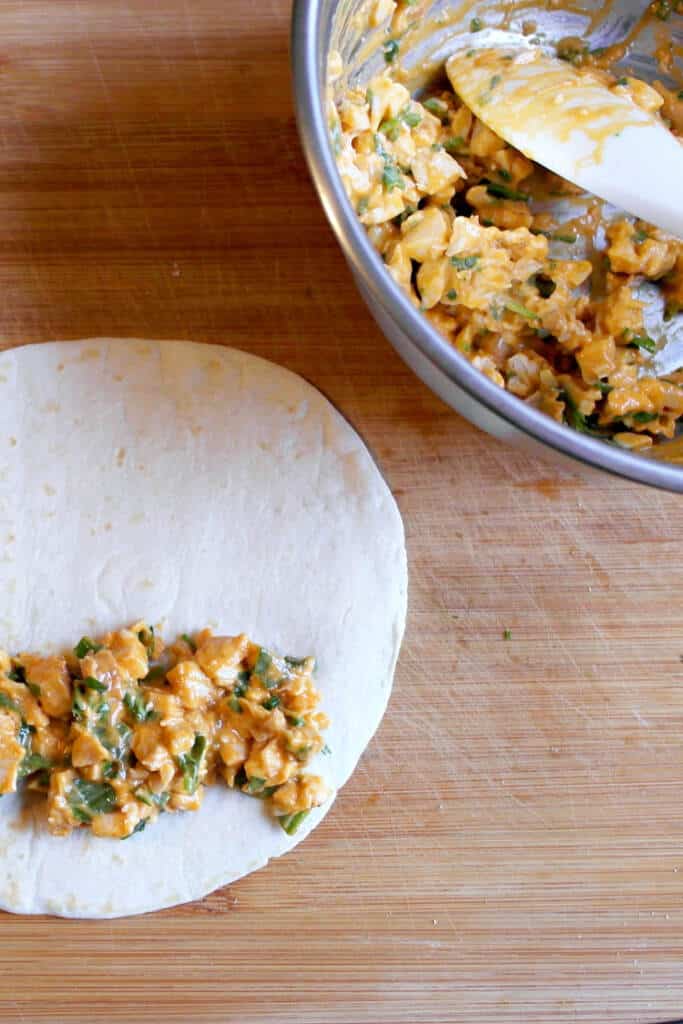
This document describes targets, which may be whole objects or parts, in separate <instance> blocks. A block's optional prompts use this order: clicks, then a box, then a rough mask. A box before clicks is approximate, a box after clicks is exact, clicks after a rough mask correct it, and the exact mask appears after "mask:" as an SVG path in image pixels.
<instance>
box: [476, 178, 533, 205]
mask: <svg viewBox="0 0 683 1024" xmlns="http://www.w3.org/2000/svg"><path fill="white" fill-rule="evenodd" d="M486 191H487V192H488V194H489V195H490V196H493V197H494V199H513V200H517V201H518V202H521V203H528V202H529V199H530V198H531V197H530V196H529V194H528V192H520V191H518V189H515V188H509V187H508V186H507V185H502V184H501V183H500V182H499V181H488V182H487V183H486Z"/></svg>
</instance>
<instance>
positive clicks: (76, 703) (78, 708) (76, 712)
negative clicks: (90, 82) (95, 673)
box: [71, 686, 88, 722]
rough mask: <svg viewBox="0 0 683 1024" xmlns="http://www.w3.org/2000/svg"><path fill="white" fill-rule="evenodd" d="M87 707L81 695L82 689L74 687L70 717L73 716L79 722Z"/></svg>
mask: <svg viewBox="0 0 683 1024" xmlns="http://www.w3.org/2000/svg"><path fill="white" fill-rule="evenodd" d="M87 707H88V705H87V703H86V702H85V699H84V697H83V691H82V690H81V689H80V687H78V686H77V687H75V689H74V694H73V699H72V701H71V714H72V717H73V718H75V719H76V721H77V722H80V721H81V720H82V718H83V717H84V716H85V712H86V710H87Z"/></svg>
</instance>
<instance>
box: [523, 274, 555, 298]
mask: <svg viewBox="0 0 683 1024" xmlns="http://www.w3.org/2000/svg"><path fill="white" fill-rule="evenodd" d="M529 281H530V283H531V284H533V285H534V286H535V287H536V289H537V291H538V294H539V295H540V296H541V298H542V299H549V298H550V296H551V295H552V294H553V292H554V291H555V289H556V288H557V285H556V284H555V282H554V281H553V279H552V278H551V277H548V275H547V274H533V276H532V277H530V278H529Z"/></svg>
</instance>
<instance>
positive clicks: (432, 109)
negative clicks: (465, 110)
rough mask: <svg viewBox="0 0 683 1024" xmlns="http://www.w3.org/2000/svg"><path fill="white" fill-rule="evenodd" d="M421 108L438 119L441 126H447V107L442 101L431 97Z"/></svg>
mask: <svg viewBox="0 0 683 1024" xmlns="http://www.w3.org/2000/svg"><path fill="white" fill-rule="evenodd" d="M422 106H423V107H424V108H425V110H428V111H429V113H430V114H433V115H434V117H438V119H439V120H440V121H441V123H442V124H448V105H447V104H446V103H444V101H443V100H440V99H437V97H436V96H431V97H430V98H429V99H428V100H425V101H424V103H423V104H422Z"/></svg>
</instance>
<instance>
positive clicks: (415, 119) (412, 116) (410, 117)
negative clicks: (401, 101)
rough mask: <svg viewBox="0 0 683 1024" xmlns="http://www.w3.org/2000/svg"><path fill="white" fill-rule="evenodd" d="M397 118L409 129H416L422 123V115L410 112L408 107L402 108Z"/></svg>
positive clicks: (413, 111)
mask: <svg viewBox="0 0 683 1024" xmlns="http://www.w3.org/2000/svg"><path fill="white" fill-rule="evenodd" d="M398 116H399V117H400V118H401V120H402V121H403V123H404V124H407V125H408V127H409V128H417V126H418V125H419V124H420V122H421V121H422V115H421V114H419V113H418V112H417V110H411V109H410V107H404V108H403V110H402V111H401V112H400V114H399V115H398Z"/></svg>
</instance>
